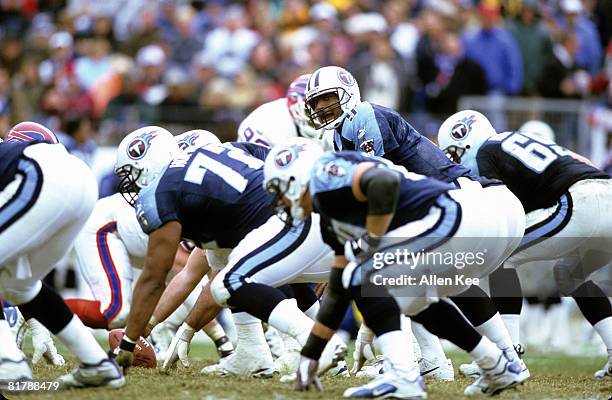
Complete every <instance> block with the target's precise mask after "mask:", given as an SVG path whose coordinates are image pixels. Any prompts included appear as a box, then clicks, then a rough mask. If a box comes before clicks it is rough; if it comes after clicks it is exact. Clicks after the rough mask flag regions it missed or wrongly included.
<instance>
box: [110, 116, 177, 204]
mask: <svg viewBox="0 0 612 400" xmlns="http://www.w3.org/2000/svg"><path fill="white" fill-rule="evenodd" d="M180 153H181V150H180V149H179V146H178V144H177V143H176V140H175V139H174V136H173V135H172V134H171V133H170V132H168V131H167V130H165V129H164V128H160V127H159V126H145V127H144V128H140V129H136V130H135V131H134V132H132V133H130V134H129V135H127V136H126V137H124V138H123V140H122V141H121V143H119V148H118V149H117V162H116V164H115V174H116V175H117V176H118V177H119V178H120V179H121V181H120V183H119V192H120V193H121V194H122V195H123V197H124V198H125V199H126V200H127V202H128V203H130V205H132V206H134V204H135V203H136V196H137V194H138V192H139V191H140V189H142V188H144V187H145V186H147V185H149V184H150V183H151V182H152V181H153V180H154V179H155V178H157V176H158V175H159V174H160V173H161V172H162V171H163V170H164V168H165V167H166V166H167V165H168V164H169V163H170V161H172V159H173V158H174V157H175V156H177V155H179V154H180Z"/></svg>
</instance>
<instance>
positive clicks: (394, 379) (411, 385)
mask: <svg viewBox="0 0 612 400" xmlns="http://www.w3.org/2000/svg"><path fill="white" fill-rule="evenodd" d="M343 396H344V397H349V398H352V399H386V398H394V399H404V400H422V399H426V398H427V393H426V392H425V385H424V384H423V378H421V377H420V376H419V377H417V378H416V379H415V380H409V379H407V378H404V377H401V376H399V375H398V374H396V373H394V372H386V373H384V374H382V375H380V376H379V377H377V378H376V379H374V380H373V381H372V382H369V383H366V384H365V385H362V386H357V387H352V388H348V389H346V390H345V391H344V395H343Z"/></svg>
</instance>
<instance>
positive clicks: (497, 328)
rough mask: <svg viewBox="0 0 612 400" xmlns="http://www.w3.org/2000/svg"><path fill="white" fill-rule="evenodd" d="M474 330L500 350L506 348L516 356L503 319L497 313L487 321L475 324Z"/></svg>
mask: <svg viewBox="0 0 612 400" xmlns="http://www.w3.org/2000/svg"><path fill="white" fill-rule="evenodd" d="M476 330H477V331H478V333H480V334H481V335H482V336H486V337H487V338H489V339H490V340H491V341H492V342H493V343H495V344H496V345H497V347H499V348H500V349H501V350H508V351H509V352H510V353H511V354H512V355H513V356H514V355H516V358H518V354H516V351H515V350H514V346H513V345H512V339H510V334H509V333H508V330H507V329H506V325H504V321H502V319H501V316H500V315H499V313H496V314H495V315H494V316H493V317H491V318H490V319H489V320H488V321H486V322H485V323H483V324H481V325H479V326H477V327H476Z"/></svg>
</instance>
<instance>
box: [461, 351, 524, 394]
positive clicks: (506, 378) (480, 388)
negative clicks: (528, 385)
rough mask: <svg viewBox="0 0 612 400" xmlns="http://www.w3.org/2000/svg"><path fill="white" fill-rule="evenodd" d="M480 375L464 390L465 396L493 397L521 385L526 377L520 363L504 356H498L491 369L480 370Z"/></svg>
mask: <svg viewBox="0 0 612 400" xmlns="http://www.w3.org/2000/svg"><path fill="white" fill-rule="evenodd" d="M481 371H482V375H481V376H480V377H479V378H478V379H477V380H476V382H474V383H472V384H471V385H470V386H468V387H467V388H465V390H464V392H463V394H465V395H466V396H474V395H480V394H482V395H487V396H495V395H497V394H499V393H501V392H503V391H504V390H506V389H509V388H512V387H514V386H516V385H518V384H521V383H523V382H524V381H525V380H526V379H527V378H528V375H525V374H524V372H523V368H522V367H521V363H520V362H519V361H517V360H510V359H509V358H508V357H507V356H506V354H504V353H502V354H500V356H499V358H498V359H497V362H496V364H495V366H494V367H493V368H490V369H481Z"/></svg>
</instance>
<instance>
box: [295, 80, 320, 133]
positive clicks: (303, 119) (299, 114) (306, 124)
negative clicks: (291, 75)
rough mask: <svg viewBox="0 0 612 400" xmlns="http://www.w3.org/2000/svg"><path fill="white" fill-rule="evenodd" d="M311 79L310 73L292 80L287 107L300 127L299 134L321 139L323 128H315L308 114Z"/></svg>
mask: <svg viewBox="0 0 612 400" xmlns="http://www.w3.org/2000/svg"><path fill="white" fill-rule="evenodd" d="M309 79H310V74H304V75H300V76H298V77H297V78H295V80H294V81H293V82H291V84H290V85H289V88H288V89H287V95H286V98H287V107H288V108H289V114H291V118H293V122H295V125H297V127H298V134H299V135H300V136H303V137H306V138H309V139H315V140H320V139H321V138H322V136H323V130H322V129H315V128H314V126H313V125H312V122H311V121H310V118H308V116H307V115H306V85H308V80H309Z"/></svg>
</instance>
